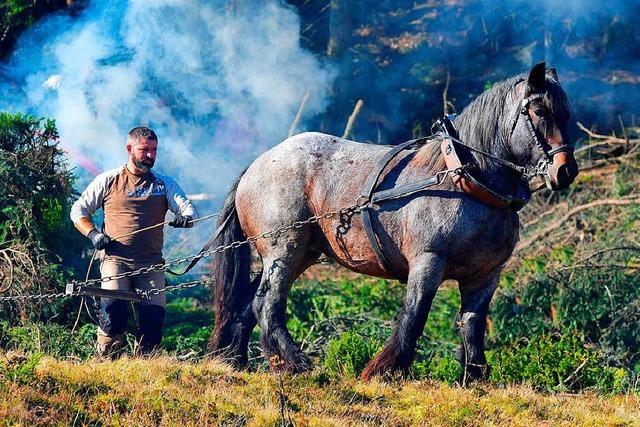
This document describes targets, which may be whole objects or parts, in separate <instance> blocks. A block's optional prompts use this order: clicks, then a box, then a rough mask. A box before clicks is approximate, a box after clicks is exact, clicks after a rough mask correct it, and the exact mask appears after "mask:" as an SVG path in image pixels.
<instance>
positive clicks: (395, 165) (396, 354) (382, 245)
mask: <svg viewBox="0 0 640 427" xmlns="http://www.w3.org/2000/svg"><path fill="white" fill-rule="evenodd" d="M569 112H570V110H569V103H568V100H567V96H566V94H565V92H564V91H563V89H562V88H561V86H560V83H559V81H558V76H557V74H556V71H555V70H554V69H548V70H547V69H546V67H545V64H544V63H540V64H537V65H535V66H534V67H533V68H532V69H531V70H530V72H529V73H528V74H523V75H519V76H515V77H513V78H510V79H508V80H506V81H503V82H501V83H498V84H495V85H494V86H493V87H492V88H491V89H489V90H487V91H486V92H484V93H483V94H481V95H480V96H479V97H478V98H477V99H475V100H474V101H473V102H472V103H471V104H470V105H469V106H468V107H467V108H465V109H464V111H463V112H462V113H461V114H460V115H459V116H458V117H457V118H456V119H455V121H454V122H453V124H454V125H455V128H456V129H457V130H456V132H457V134H456V136H457V137H456V136H454V135H453V134H451V135H450V136H449V135H447V134H446V133H441V134H439V135H438V136H437V137H435V138H434V139H437V140H438V141H445V142H444V143H442V144H439V143H438V141H434V140H429V141H426V142H423V143H422V144H416V146H415V147H409V148H408V149H406V150H402V151H400V152H398V153H397V155H396V156H394V157H393V158H392V159H389V158H388V153H389V152H390V150H392V149H393V147H390V146H383V145H373V144H365V143H359V142H354V141H349V140H346V139H342V138H338V137H335V136H331V135H325V134H321V133H303V134H300V135H296V136H293V137H290V138H288V139H286V140H285V141H283V142H282V143H280V144H279V145H277V146H275V147H273V148H272V149H270V150H269V151H267V152H265V153H264V154H262V155H261V156H260V157H258V158H257V159H256V160H255V161H254V162H253V163H252V164H251V165H250V166H249V167H248V169H247V170H246V171H245V172H244V173H243V174H242V175H241V176H240V177H239V178H238V179H237V180H236V182H235V183H234V185H233V187H232V189H231V191H230V192H229V194H228V196H227V198H226V200H225V204H224V207H223V211H222V215H221V218H220V219H219V223H218V224H219V229H218V236H217V238H216V240H215V244H216V245H226V244H229V243H231V242H234V241H237V240H243V239H246V237H247V236H256V235H259V234H261V233H264V232H266V231H269V230H273V229H277V228H279V227H284V226H287V225H289V224H292V223H294V222H296V221H303V220H305V219H307V218H309V217H311V216H314V215H319V214H322V213H325V212H330V211H335V210H337V209H340V208H342V207H345V206H350V205H353V204H354V202H355V201H356V200H357V199H358V197H359V195H360V194H361V190H362V188H363V186H364V185H365V183H366V181H367V178H368V175H369V173H370V171H371V170H373V169H375V168H376V165H378V164H379V162H380V161H381V159H383V158H385V156H387V161H388V164H387V165H386V167H384V168H383V169H384V171H383V172H382V173H381V175H380V177H379V178H378V180H377V189H379V190H389V189H393V188H396V187H398V186H403V185H407V184H410V183H412V182H417V181H420V180H424V179H425V178H429V177H433V176H434V175H436V174H437V173H438V172H441V171H444V170H446V169H447V168H448V167H451V164H454V166H455V162H453V163H451V162H450V160H451V159H450V157H451V156H450V154H451V153H450V148H447V149H445V147H447V146H450V145H453V146H455V149H456V152H457V154H458V156H457V158H460V159H463V158H464V159H468V161H466V162H465V163H464V166H463V167H462V168H460V167H459V166H460V165H459V164H458V165H457V166H458V167H457V168H455V173H452V174H451V176H452V177H453V179H444V180H442V181H441V182H438V185H437V186H431V187H429V188H425V189H423V190H422V191H418V192H414V193H412V194H410V195H407V196H406V197H399V198H395V199H390V200H387V201H386V202H385V203H380V204H379V205H375V206H370V207H369V208H368V212H367V213H368V216H367V218H366V219H367V222H368V223H369V224H370V228H371V229H372V232H373V234H374V235H375V239H374V240H371V238H370V237H369V236H368V235H367V229H366V224H364V223H363V215H359V214H355V215H351V216H349V217H348V218H345V216H344V215H334V216H332V217H330V218H324V219H320V220H319V221H318V222H317V223H311V224H303V225H302V226H301V227H300V228H293V229H290V230H288V231H287V232H285V233H282V234H280V235H278V236H276V237H273V238H267V239H259V240H257V241H255V243H254V244H255V249H256V251H257V253H258V254H259V256H260V258H261V259H262V271H261V273H260V274H259V275H258V277H255V278H254V279H251V278H250V274H249V273H250V248H249V246H248V245H244V246H242V247H239V248H236V249H234V250H231V251H226V252H224V253H221V254H217V255H216V256H214V259H213V277H214V279H215V280H216V285H215V290H214V292H215V298H214V309H215V328H214V331H213V334H212V337H211V341H210V348H211V350H213V351H215V352H217V353H218V354H222V355H223V356H224V357H226V359H227V360H229V361H231V362H233V363H234V364H235V365H236V366H243V365H245V364H246V363H247V348H248V342H249V336H250V334H251V331H252V330H253V329H254V327H255V326H256V324H257V323H259V324H260V329H261V349H262V351H263V352H264V353H265V356H266V357H267V358H270V357H272V356H274V355H277V356H279V357H280V358H281V360H282V363H281V364H280V365H279V368H280V369H286V370H288V371H291V372H301V371H305V370H308V369H310V368H311V364H310V361H309V359H308V358H307V356H306V355H305V354H304V353H303V352H302V351H301V350H300V348H299V346H298V345H297V344H296V343H295V342H294V340H293V339H292V337H291V335H290V334H289V332H288V330H287V328H286V325H285V309H286V303H287V295H288V293H289V290H290V289H291V285H292V283H293V282H294V281H295V280H296V278H297V277H298V276H300V274H302V272H304V271H305V269H307V268H308V267H309V266H310V265H312V264H313V263H314V262H315V261H316V260H317V259H318V258H319V257H320V256H321V254H325V255H326V256H327V257H329V258H331V259H333V260H335V261H336V262H337V263H339V264H341V265H343V266H345V267H347V268H349V269H351V270H353V271H356V272H359V273H362V274H368V275H372V276H377V277H383V278H398V279H400V280H406V301H405V303H404V308H403V310H402V311H401V312H400V314H399V315H398V318H397V323H396V325H395V328H394V331H393V333H392V335H391V338H390V339H389V341H388V342H387V344H386V345H385V347H384V348H383V349H382V350H381V351H380V353H379V354H377V355H376V357H375V358H374V359H373V360H372V361H371V362H370V363H369V364H368V366H367V367H366V368H365V370H364V371H363V373H362V378H364V379H368V378H370V377H372V376H374V375H384V374H387V373H390V372H394V371H407V370H408V369H409V367H410V365H411V363H412V361H413V358H414V355H415V347H416V341H417V340H418V338H419V337H420V335H421V334H422V332H423V329H424V325H425V323H426V321H427V316H428V313H429V309H430V307H431V303H432V300H433V298H434V295H435V293H436V290H437V289H438V287H439V285H440V284H441V283H442V282H443V281H444V280H446V279H453V280H455V281H457V282H458V286H459V290H460V297H461V298H460V299H461V304H460V311H459V313H458V315H457V320H458V321H457V324H458V326H459V329H460V334H461V336H462V342H463V344H462V345H461V348H460V349H459V351H458V353H459V358H460V360H461V361H462V362H463V363H464V364H465V367H466V369H465V372H466V375H467V377H466V378H468V379H476V378H483V377H486V375H487V374H488V367H487V361H486V358H485V354H484V335H485V328H486V316H487V309H488V306H489V302H490V301H491V298H492V296H493V293H494V291H495V290H496V287H497V285H498V276H499V274H500V270H501V268H502V266H503V265H504V263H505V262H506V261H507V259H508V258H509V257H510V256H511V254H512V252H513V250H514V247H515V245H516V242H517V240H518V237H519V236H518V227H519V221H518V209H519V208H521V207H522V205H523V204H524V203H526V202H527V201H528V198H529V197H530V191H529V186H528V181H527V178H530V175H527V174H526V173H525V171H535V172H536V173H538V174H541V175H544V177H545V178H546V181H547V186H548V187H549V188H550V189H552V190H560V189H564V188H566V187H568V186H569V185H570V184H571V183H572V181H573V180H574V178H575V177H576V175H577V173H578V166H577V163H576V161H575V158H574V156H573V148H572V145H571V143H570V142H569V139H568V136H567V122H568V120H569ZM452 141H453V142H452ZM454 160H455V159H454ZM376 245H377V246H378V248H375V246H376ZM372 303H374V302H373V301H372Z"/></svg>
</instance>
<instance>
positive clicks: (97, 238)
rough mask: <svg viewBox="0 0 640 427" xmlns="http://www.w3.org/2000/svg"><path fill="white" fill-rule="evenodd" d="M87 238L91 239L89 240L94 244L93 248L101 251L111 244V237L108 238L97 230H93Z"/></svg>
mask: <svg viewBox="0 0 640 427" xmlns="http://www.w3.org/2000/svg"><path fill="white" fill-rule="evenodd" d="M87 237H88V238H89V240H91V243H93V247H94V248H96V250H99V251H101V250H102V249H104V248H106V247H107V245H108V244H109V243H110V242H111V237H109V236H107V235H106V234H104V233H100V232H99V231H98V230H96V229H95V228H94V229H93V230H91V231H90V232H89V234H87Z"/></svg>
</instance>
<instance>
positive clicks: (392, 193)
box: [359, 117, 531, 283]
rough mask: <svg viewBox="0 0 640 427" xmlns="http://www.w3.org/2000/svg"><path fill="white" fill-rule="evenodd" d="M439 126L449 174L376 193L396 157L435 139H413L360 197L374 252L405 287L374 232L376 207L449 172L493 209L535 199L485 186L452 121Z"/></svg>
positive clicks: (385, 161)
mask: <svg viewBox="0 0 640 427" xmlns="http://www.w3.org/2000/svg"><path fill="white" fill-rule="evenodd" d="M436 126H438V127H439V128H440V132H439V133H438V135H440V136H442V139H443V140H442V143H441V145H440V149H441V151H442V155H443V157H444V159H445V163H446V165H447V170H445V171H441V172H439V173H437V174H436V175H434V176H432V177H430V178H427V179H423V180H420V181H417V182H414V183H409V184H404V185H400V186H398V187H394V188H391V189H388V190H381V191H375V188H376V186H377V185H378V181H379V180H380V177H381V176H382V173H383V172H384V169H385V168H386V166H387V165H388V164H389V163H390V162H391V160H392V159H393V158H394V157H395V156H397V155H398V154H399V153H400V152H402V151H403V150H406V149H409V148H410V147H412V146H414V145H415V144H417V143H421V142H424V141H427V140H430V139H433V137H434V136H435V135H432V136H429V137H426V138H419V139H413V140H410V141H407V142H404V143H402V144H400V145H397V146H396V147H394V148H393V149H392V150H390V151H389V152H387V153H386V154H385V155H384V157H382V158H381V159H380V161H379V162H378V164H377V165H376V167H375V168H374V169H373V170H372V171H371V172H370V173H369V176H368V177H367V180H366V182H365V185H364V187H363V188H362V192H361V193H360V199H359V201H361V202H369V204H368V205H365V206H364V207H363V208H362V210H361V216H362V225H363V227H364V230H365V233H366V235H367V238H368V239H369V243H370V244H371V248H372V249H373V251H374V253H375V254H376V257H377V258H378V261H379V262H380V264H381V265H382V266H383V267H384V269H385V270H386V271H388V272H390V273H391V274H392V275H393V276H395V277H396V278H397V279H398V280H400V281H401V282H402V283H406V279H407V277H406V275H404V274H399V272H398V271H396V270H395V269H394V268H393V266H392V264H391V262H390V261H389V259H388V258H387V256H386V255H385V254H384V251H383V250H382V246H381V245H380V241H379V239H378V236H377V235H376V232H375V231H374V229H373V223H372V218H371V209H373V204H379V203H382V202H384V201H387V200H391V199H397V198H401V197H406V196H408V195H410V194H414V193H417V192H420V191H422V190H425V189H426V188H428V187H431V186H434V185H437V184H440V183H441V182H442V179H443V177H444V176H446V175H447V174H449V172H453V175H452V180H453V182H454V184H455V185H456V186H457V187H458V188H459V189H460V190H462V191H463V192H464V193H466V194H468V195H469V196H471V197H473V198H475V199H477V200H479V201H481V202H483V203H486V204H487V205H489V206H494V207H497V208H511V209H516V210H519V209H521V208H522V207H523V206H524V205H525V204H526V203H527V202H528V201H529V198H530V196H531V194H530V192H528V191H525V194H524V196H523V197H519V196H518V195H511V194H500V193H498V192H496V191H494V190H492V189H491V188H489V187H487V186H486V185H484V184H482V183H481V182H480V181H478V180H477V179H476V178H474V177H473V176H472V175H471V174H470V173H469V169H472V168H473V166H472V165H473V164H474V163H475V162H474V160H473V158H472V157H471V156H470V155H469V154H467V156H468V157H469V158H468V159H466V158H465V160H466V161H465V162H464V163H463V162H462V161H461V159H460V156H459V154H458V151H457V150H456V147H455V144H456V142H457V141H459V139H458V132H457V131H456V129H455V127H454V125H453V122H452V121H451V119H449V118H448V117H444V118H442V119H440V120H438V122H437V123H436Z"/></svg>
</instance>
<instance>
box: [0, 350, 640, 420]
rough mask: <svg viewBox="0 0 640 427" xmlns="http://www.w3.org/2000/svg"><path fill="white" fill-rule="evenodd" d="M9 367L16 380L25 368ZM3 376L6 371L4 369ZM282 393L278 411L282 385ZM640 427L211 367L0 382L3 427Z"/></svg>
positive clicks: (571, 413)
mask: <svg viewBox="0 0 640 427" xmlns="http://www.w3.org/2000/svg"><path fill="white" fill-rule="evenodd" d="M1 359H4V361H3V362H1V363H3V364H4V366H3V368H4V369H5V372H11V371H12V369H13V370H15V368H16V367H17V366H18V365H17V364H19V363H24V359H19V358H18V359H16V358H15V357H13V358H10V359H9V358H7V357H6V355H5V356H3V355H0V360H1ZM0 366H1V365H0ZM280 380H282V383H283V386H284V391H285V402H286V404H285V406H286V409H285V412H284V413H283V412H282V411H281V409H280V408H281V406H280V401H281V397H282V396H281V395H280V392H279V389H280V388H279V381H280ZM283 416H284V417H285V419H287V417H290V419H291V420H292V421H293V423H295V424H296V425H301V426H306V425H309V426H334V425H376V426H378V425H445V426H446V425H471V426H474V425H522V426H534V425H550V426H551V425H553V426H562V425H565V426H574V425H594V426H596V425H597V426H601V425H640V402H639V400H638V398H637V396H634V395H622V396H610V397H606V396H598V395H596V394H587V393H585V394H579V395H548V394H540V393H536V392H534V391H532V390H531V389H529V388H526V387H509V388H505V389H499V388H495V387H489V386H485V385H482V386H477V387H475V388H471V389H460V388H454V387H449V386H447V385H444V384H440V383H434V382H429V381H395V382H390V383H383V382H377V381H374V382H370V383H363V382H361V381H358V380H345V379H336V378H327V377H326V376H325V375H324V374H322V373H320V372H314V373H311V374H307V375H300V376H283V377H279V376H277V375H272V374H268V373H248V372H236V371H233V370H232V369H231V368H229V367H228V366H226V365H224V364H221V363H219V362H217V361H215V360H209V361H203V362H200V363H187V362H179V361H176V360H174V359H170V358H164V357H161V358H154V359H129V358H124V359H121V360H118V361H116V362H106V361H99V360H89V361H87V362H82V363H74V362H69V361H58V360H55V359H53V358H50V357H44V358H42V359H41V360H40V361H39V362H38V363H37V364H36V366H35V369H33V370H32V371H31V372H30V373H29V374H28V375H24V374H23V375H21V376H19V377H16V376H14V375H11V374H6V375H4V374H2V373H0V420H3V421H4V423H5V424H7V425H74V424H75V425H87V424H92V425H96V424H101V425H142V426H145V425H154V426H155V425H167V426H169V425H183V426H192V425H198V426H202V425H221V424H225V425H249V426H263V425H282V419H283V418H282V417H283Z"/></svg>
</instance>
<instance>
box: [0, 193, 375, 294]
mask: <svg viewBox="0 0 640 427" xmlns="http://www.w3.org/2000/svg"><path fill="white" fill-rule="evenodd" d="M369 204H370V202H369V201H367V202H365V203H358V204H354V205H352V206H349V207H346V208H341V209H336V210H333V211H329V212H325V213H323V214H320V215H314V216H312V217H309V218H307V219H305V220H303V221H295V222H293V223H291V224H289V225H286V226H283V227H279V228H276V229H274V230H269V231H266V232H264V233H262V234H258V235H256V236H251V237H248V238H246V239H245V240H237V241H235V242H232V243H229V244H228V245H221V246H218V247H216V248H214V249H210V250H208V251H206V252H203V253H201V254H196V255H190V256H187V257H184V258H177V259H174V260H171V261H169V262H166V263H158V264H152V265H150V266H148V267H143V268H139V269H137V270H132V271H126V272H124V273H119V274H115V275H113V276H105V277H102V278H97V279H89V280H85V281H82V282H80V281H77V280H73V281H72V282H71V283H72V284H74V285H85V286H89V285H96V284H100V283H102V282H108V281H110V280H115V279H121V278H124V277H133V276H138V275H140V274H146V273H151V272H153V271H164V270H166V269H168V268H169V267H175V266H177V265H179V264H182V263H184V262H189V261H192V260H194V259H196V258H205V257H208V256H210V255H213V254H215V253H223V252H226V251H228V250H231V249H236V248H239V247H241V246H243V245H246V244H249V243H254V242H256V241H257V240H260V239H271V238H274V237H277V236H280V235H281V234H283V233H286V232H287V231H290V230H294V229H300V228H302V227H304V226H305V225H309V224H315V223H317V222H318V221H319V220H321V219H330V218H332V217H334V216H336V215H337V216H342V215H351V214H354V213H357V212H359V211H361V210H362V209H363V208H364V207H367V206H368V205H369ZM210 282H211V280H198V281H193V282H185V283H182V284H179V285H172V286H167V287H165V288H164V289H152V290H150V291H145V292H140V293H141V294H142V295H143V296H144V297H149V296H153V295H157V294H159V293H161V292H169V291H173V290H176V289H182V288H191V287H194V286H197V285H199V284H208V283H210ZM70 296H73V295H69V294H66V293H64V292H62V293H51V294H39V295H12V296H0V302H2V301H16V300H45V299H57V298H65V297H70Z"/></svg>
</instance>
